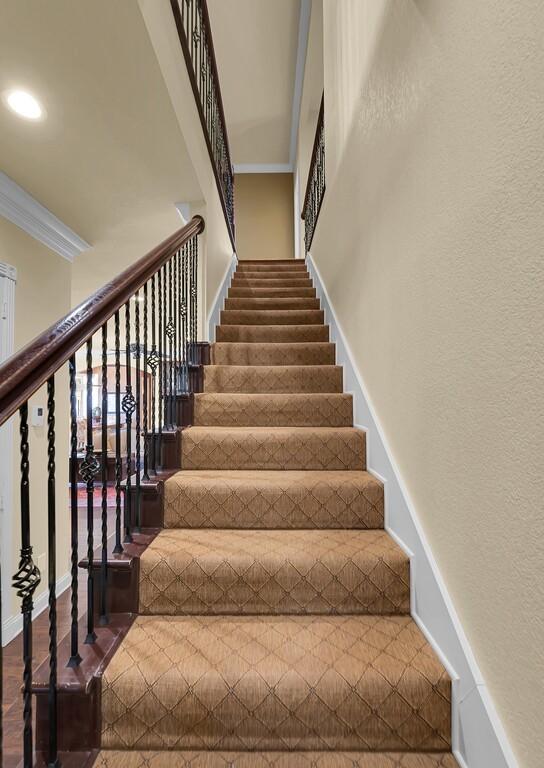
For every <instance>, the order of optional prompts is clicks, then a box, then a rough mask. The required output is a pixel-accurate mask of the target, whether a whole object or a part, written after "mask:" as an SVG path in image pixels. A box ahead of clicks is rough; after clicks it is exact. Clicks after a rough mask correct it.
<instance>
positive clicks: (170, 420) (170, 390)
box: [166, 259, 175, 429]
mask: <svg viewBox="0 0 544 768" xmlns="http://www.w3.org/2000/svg"><path fill="white" fill-rule="evenodd" d="M166 269H167V273H168V323H167V324H166V335H167V336H168V357H169V361H168V380H167V381H168V384H167V389H166V393H167V394H166V397H167V401H166V402H167V404H168V418H167V424H168V428H169V429H173V428H174V417H173V399H174V398H173V381H172V362H173V356H174V348H173V339H174V332H175V329H174V321H173V319H172V298H173V297H172V259H170V261H169V262H168V264H167V265H166Z"/></svg>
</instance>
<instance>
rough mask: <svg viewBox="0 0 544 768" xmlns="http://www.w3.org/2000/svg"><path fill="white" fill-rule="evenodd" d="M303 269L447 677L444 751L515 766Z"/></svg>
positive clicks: (335, 327) (328, 314)
mask: <svg viewBox="0 0 544 768" xmlns="http://www.w3.org/2000/svg"><path fill="white" fill-rule="evenodd" d="M307 263H308V268H309V272H310V275H311V277H312V278H313V280H314V285H315V288H316V291H317V295H318V296H319V298H320V299H321V303H322V307H323V309H324V310H325V318H326V322H327V323H329V325H330V332H331V341H334V342H335V343H336V359H337V364H338V365H342V366H343V367H344V382H345V389H346V391H349V392H351V393H352V394H353V405H354V417H355V418H354V421H355V422H356V423H358V424H362V425H365V426H364V427H363V428H364V429H365V430H366V432H367V462H368V468H369V471H371V472H373V473H374V474H376V475H377V476H379V477H380V478H382V479H383V480H384V481H385V510H386V513H385V514H386V516H385V525H386V529H387V530H388V531H389V533H391V534H392V535H393V536H394V537H395V540H396V541H397V542H398V543H399V544H400V545H401V546H402V547H403V549H405V551H407V552H408V553H410V554H411V558H410V568H411V571H410V572H411V589H412V599H411V609H412V616H413V617H414V619H415V621H416V622H417V624H418V625H419V627H420V628H421V630H422V631H423V633H424V634H425V636H426V638H427V639H428V641H429V642H430V644H431V645H432V647H433V648H434V649H435V651H436V653H437V654H438V656H439V657H440V659H441V660H442V661H443V662H444V664H445V666H446V668H447V669H448V671H449V674H450V675H451V677H452V747H453V751H454V754H455V755H456V757H457V759H458V760H459V763H460V765H461V766H465V767H466V768H491V766H493V768H517V765H518V764H517V762H516V759H515V757H514V754H513V752H512V750H511V747H510V745H509V743H508V739H507V737H506V734H505V732H504V729H503V727H502V724H501V722H500V720H499V718H498V715H497V712H496V710H495V707H494V705H493V702H492V700H491V697H490V695H489V692H488V690H487V687H486V685H485V683H484V680H483V678H482V675H481V672H480V670H479V668H478V665H477V663H476V660H475V658H474V655H473V653H472V650H471V648H470V645H469V643H468V640H467V638H466V636H465V634H464V632H463V629H462V627H461V624H460V621H459V618H458V616H457V614H456V611H455V608H454V606H453V603H452V601H451V598H450V596H449V594H448V591H447V589H446V585H445V583H444V581H443V579H442V576H441V575H440V572H439V570H438V566H437V564H436V562H435V560H434V557H433V555H432V552H431V549H430V547H429V544H428V542H427V538H426V536H425V533H424V531H423V528H422V526H421V524H420V522H419V519H418V516H417V512H416V510H415V507H414V504H413V502H412V500H411V498H410V495H409V493H408V491H407V488H406V486H405V484H404V481H403V479H402V477H401V474H400V472H399V469H398V467H397V465H396V462H395V460H394V458H393V454H392V452H391V449H390V447H389V445H388V443H387V440H386V438H385V435H384V433H383V430H382V428H381V425H380V423H379V420H378V417H377V414H376V412H375V410H374V407H373V405H372V402H371V400H370V397H369V395H368V392H367V390H366V387H365V384H364V382H363V379H362V376H361V374H360V372H359V370H358V369H357V366H356V365H355V362H354V357H353V354H352V352H351V350H350V348H349V345H348V342H347V340H346V338H345V336H344V333H343V331H342V328H341V326H340V324H339V322H338V320H337V317H336V314H335V312H334V309H333V307H332V304H331V301H330V299H329V296H328V293H327V289H326V288H325V285H324V283H323V281H322V279H321V275H320V274H319V270H318V269H317V267H316V265H315V263H314V261H313V259H312V257H311V254H308V255H307Z"/></svg>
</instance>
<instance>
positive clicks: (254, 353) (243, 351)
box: [211, 342, 335, 365]
mask: <svg viewBox="0 0 544 768" xmlns="http://www.w3.org/2000/svg"><path fill="white" fill-rule="evenodd" d="M211 362H212V365H334V364H335V345H334V344H330V343H321V344H320V343H315V344H308V343H306V344H250V343H248V344H232V343H231V344H229V343H220V342H219V343H218V342H216V343H215V344H212V346H211Z"/></svg>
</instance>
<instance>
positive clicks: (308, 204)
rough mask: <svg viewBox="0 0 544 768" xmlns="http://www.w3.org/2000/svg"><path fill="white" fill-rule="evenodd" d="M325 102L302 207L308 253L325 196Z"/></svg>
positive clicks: (320, 114)
mask: <svg viewBox="0 0 544 768" xmlns="http://www.w3.org/2000/svg"><path fill="white" fill-rule="evenodd" d="M324 106H325V100H324V96H322V97H321V106H320V108H319V116H318V118H317V127H316V131H315V139H314V146H313V150H312V157H311V160H310V169H309V171H308V182H307V184H306V194H305V195H304V205H303V206H302V218H303V219H304V224H305V229H304V242H305V245H306V253H308V251H309V250H310V246H311V244H312V240H313V237H314V232H315V228H316V225H317V220H318V218H319V212H320V211H321V204H322V203H323V197H324V195H325V110H324Z"/></svg>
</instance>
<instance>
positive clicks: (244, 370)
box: [204, 365, 343, 394]
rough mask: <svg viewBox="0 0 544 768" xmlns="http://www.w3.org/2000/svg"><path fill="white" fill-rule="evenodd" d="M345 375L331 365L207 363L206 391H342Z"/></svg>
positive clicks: (205, 375) (205, 370)
mask: <svg viewBox="0 0 544 768" xmlns="http://www.w3.org/2000/svg"><path fill="white" fill-rule="evenodd" d="M342 377H343V370H342V368H341V367H340V366H332V365H326V366H311V365H307V366H274V367H270V366H266V365H255V366H247V367H246V366H223V365H218V366H215V365H207V366H205V368H204V392H241V393H244V392H245V393H267V392H270V393H276V394H289V393H291V392H293V393H296V392H298V393H304V392H342Z"/></svg>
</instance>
